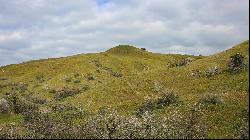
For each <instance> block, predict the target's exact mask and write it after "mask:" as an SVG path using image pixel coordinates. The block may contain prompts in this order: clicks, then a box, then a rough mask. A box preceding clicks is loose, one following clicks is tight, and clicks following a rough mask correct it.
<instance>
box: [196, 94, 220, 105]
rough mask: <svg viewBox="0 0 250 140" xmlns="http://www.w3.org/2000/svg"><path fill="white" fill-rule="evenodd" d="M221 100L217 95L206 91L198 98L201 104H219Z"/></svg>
mask: <svg viewBox="0 0 250 140" xmlns="http://www.w3.org/2000/svg"><path fill="white" fill-rule="evenodd" d="M222 102H223V99H221V98H220V97H219V96H218V95H215V94H211V93H207V94H205V95H203V96H202V97H201V98H200V103H203V104H220V103H222Z"/></svg>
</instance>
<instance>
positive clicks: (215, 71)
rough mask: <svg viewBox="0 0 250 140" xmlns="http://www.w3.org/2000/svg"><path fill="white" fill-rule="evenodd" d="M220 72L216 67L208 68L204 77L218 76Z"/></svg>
mask: <svg viewBox="0 0 250 140" xmlns="http://www.w3.org/2000/svg"><path fill="white" fill-rule="evenodd" d="M220 72H221V70H220V68H219V67H218V66H215V67H211V68H209V69H208V70H207V71H206V72H205V75H206V77H210V76H214V75H216V74H219V73H220Z"/></svg>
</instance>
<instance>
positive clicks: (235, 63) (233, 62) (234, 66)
mask: <svg viewBox="0 0 250 140" xmlns="http://www.w3.org/2000/svg"><path fill="white" fill-rule="evenodd" d="M244 66H245V64H244V56H243V55H242V54H240V53H236V54H234V55H232V56H231V57H230V61H229V64H228V67H229V70H230V72H238V71H239V70H241V69H242V68H243V67H244Z"/></svg>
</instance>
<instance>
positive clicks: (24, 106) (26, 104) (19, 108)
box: [13, 97, 38, 114]
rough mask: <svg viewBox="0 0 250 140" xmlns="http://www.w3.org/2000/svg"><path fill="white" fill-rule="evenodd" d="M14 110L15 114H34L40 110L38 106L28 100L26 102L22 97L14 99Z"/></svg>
mask: <svg viewBox="0 0 250 140" xmlns="http://www.w3.org/2000/svg"><path fill="white" fill-rule="evenodd" d="M13 109H14V111H15V113H21V114H24V113H27V112H32V111H34V110H38V105H37V104H34V103H32V102H30V101H28V100H25V99H24V98H21V97H14V98H13Z"/></svg>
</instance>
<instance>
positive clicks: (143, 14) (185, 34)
mask: <svg viewBox="0 0 250 140" xmlns="http://www.w3.org/2000/svg"><path fill="white" fill-rule="evenodd" d="M248 38H249V1H248V0H220V1H217V0H209V1H207V0H181V1H176V0H153V1H152V0H143V1H142V0H126V1H117V0H105V1H103V0H84V1H82V0H74V1H69V0H32V1H30V0H19V1H15V0H8V1H5V0H0V65H6V64H10V63H19V62H22V61H26V60H31V59H39V58H47V57H59V56H67V55H73V54H78V53H86V52H99V51H105V50H106V49H109V48H110V47H113V46H114V45H117V44H131V45H136V46H138V47H146V48H147V49H148V50H152V51H154V52H161V53H182V54H203V55H209V54H213V53H215V52H218V51H221V50H224V49H226V48H228V47H230V46H231V45H234V44H236V43H239V42H241V41H243V40H246V39H248ZM6 57H7V58H6Z"/></svg>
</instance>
